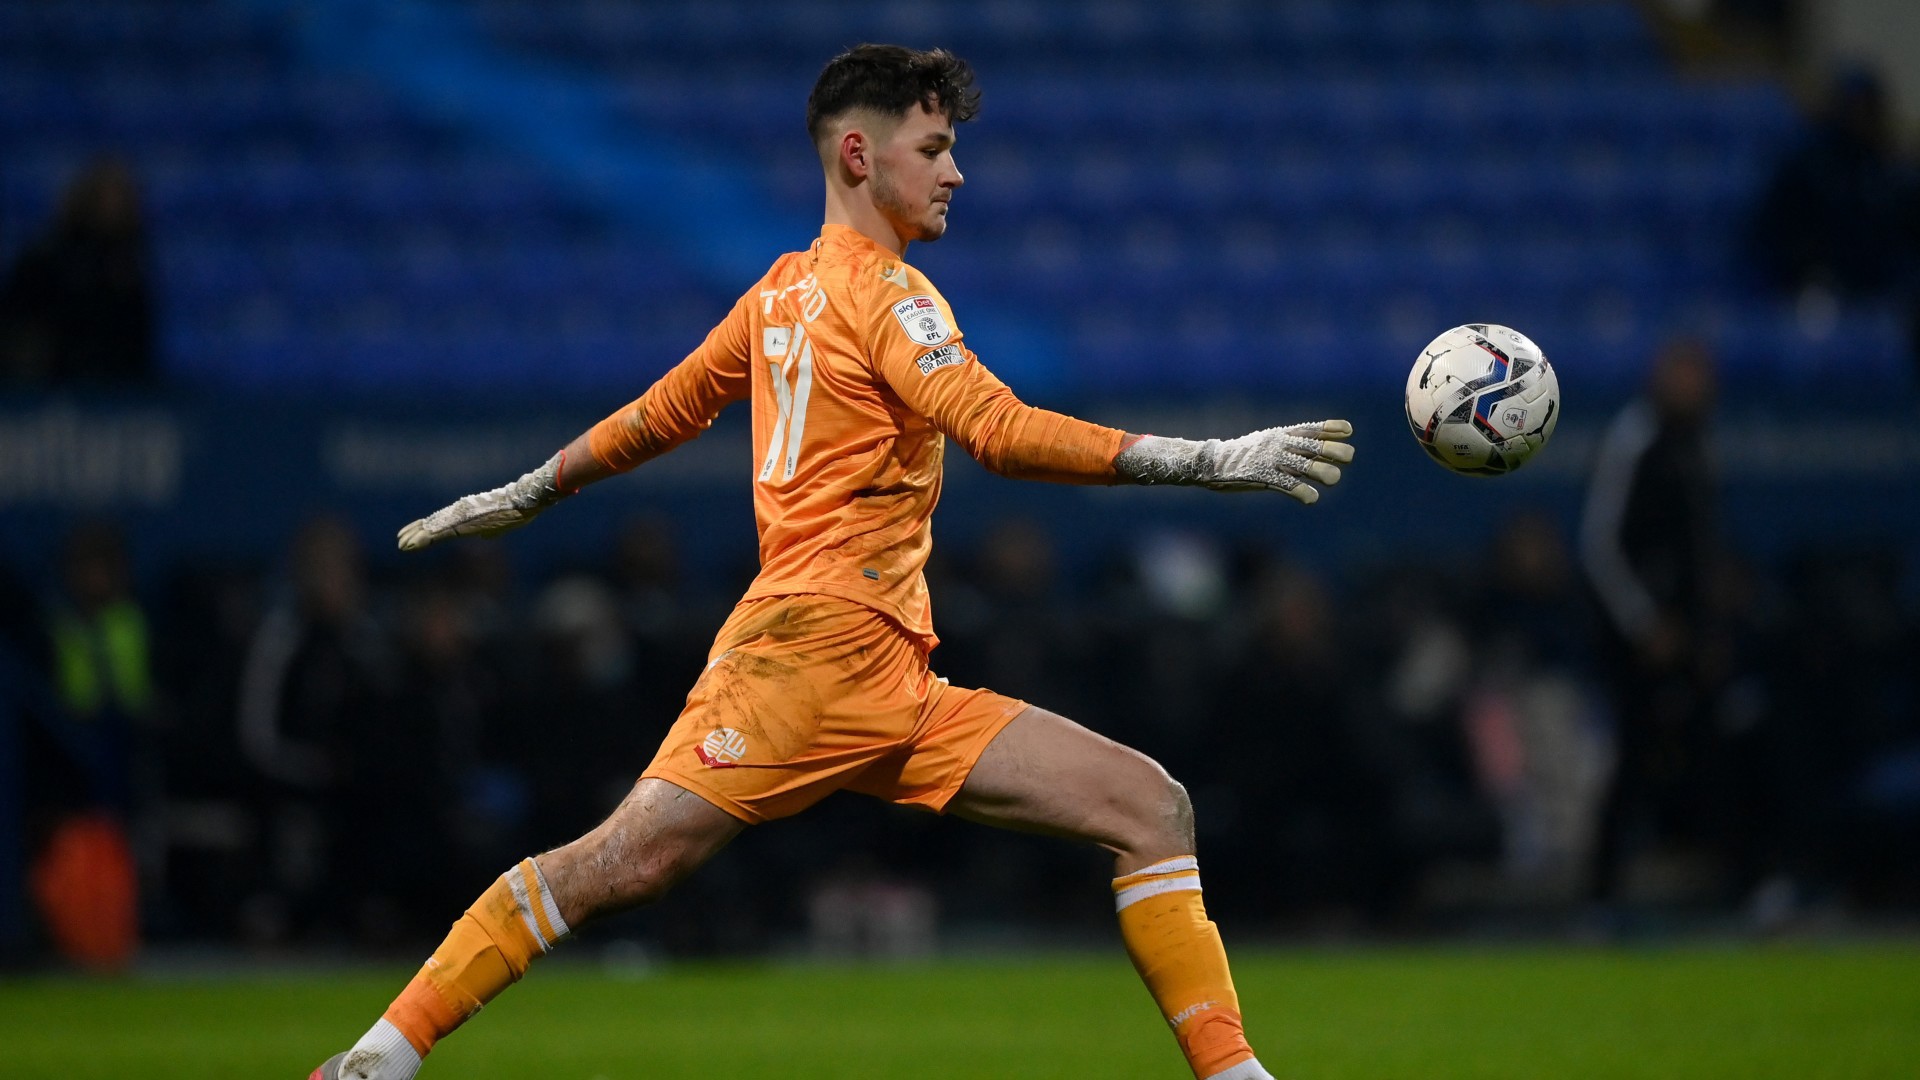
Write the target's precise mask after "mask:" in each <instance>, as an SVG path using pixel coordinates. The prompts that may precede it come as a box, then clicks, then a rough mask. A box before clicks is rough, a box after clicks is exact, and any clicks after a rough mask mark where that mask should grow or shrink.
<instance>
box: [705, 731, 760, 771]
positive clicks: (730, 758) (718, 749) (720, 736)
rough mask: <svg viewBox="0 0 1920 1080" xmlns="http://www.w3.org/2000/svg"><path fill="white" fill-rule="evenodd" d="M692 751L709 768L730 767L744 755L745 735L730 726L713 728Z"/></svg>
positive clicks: (738, 762)
mask: <svg viewBox="0 0 1920 1080" xmlns="http://www.w3.org/2000/svg"><path fill="white" fill-rule="evenodd" d="M693 753H694V756H695V757H698V758H699V759H700V764H702V765H705V766H706V767H708V768H710V769H731V768H733V767H734V766H735V765H738V764H740V759H741V758H742V757H745V756H746V753H747V737H746V736H745V735H742V734H740V733H739V732H738V731H735V730H734V729H732V728H730V727H721V728H714V729H713V730H712V731H709V732H707V737H706V740H705V741H703V742H702V743H701V744H700V745H699V746H696V747H694V748H693Z"/></svg>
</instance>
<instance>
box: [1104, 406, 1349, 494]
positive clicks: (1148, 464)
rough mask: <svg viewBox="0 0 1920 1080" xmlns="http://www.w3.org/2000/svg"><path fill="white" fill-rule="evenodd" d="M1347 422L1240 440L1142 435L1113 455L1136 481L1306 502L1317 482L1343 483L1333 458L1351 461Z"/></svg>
mask: <svg viewBox="0 0 1920 1080" xmlns="http://www.w3.org/2000/svg"><path fill="white" fill-rule="evenodd" d="M1352 434H1353V425H1352V424H1349V423H1348V422H1346V421H1345V420H1322V421H1319V422H1318V423H1312V424H1294V425H1291V426H1289V427H1273V428H1266V429H1264V430H1261V431H1256V432H1254V433H1253V434H1251V435H1242V436H1240V437H1239V438H1237V439H1208V440H1206V441H1205V442H1195V441H1193V440H1190V439H1163V438H1161V437H1160V436H1158V435H1143V436H1141V437H1140V438H1139V439H1138V440H1136V441H1135V442H1134V443H1133V445H1132V446H1129V447H1127V448H1126V449H1125V450H1122V451H1120V453H1119V454H1118V455H1117V456H1115V457H1114V459H1113V467H1114V469H1115V471H1117V472H1118V473H1119V474H1120V475H1121V476H1124V477H1126V478H1127V479H1129V480H1132V481H1133V482H1134V483H1136V484H1188V485H1192V486H1196V487H1204V488H1212V489H1213V490H1215V491H1281V492H1285V493H1286V494H1288V495H1291V496H1293V497H1294V498H1296V499H1298V500H1300V501H1301V502H1302V503H1308V504H1311V503H1313V502H1316V501H1318V500H1319V498H1320V492H1319V489H1317V488H1315V487H1314V486H1313V484H1309V483H1307V481H1308V480H1312V481H1313V482H1314V483H1318V484H1327V485H1332V484H1337V483H1339V482H1340V466H1339V465H1336V464H1334V463H1335V462H1342V463H1344V462H1348V461H1352V460H1353V447H1352V446H1350V445H1348V444H1347V443H1346V442H1345V441H1344V440H1345V439H1347V438H1348V437H1350V436H1351V435H1352Z"/></svg>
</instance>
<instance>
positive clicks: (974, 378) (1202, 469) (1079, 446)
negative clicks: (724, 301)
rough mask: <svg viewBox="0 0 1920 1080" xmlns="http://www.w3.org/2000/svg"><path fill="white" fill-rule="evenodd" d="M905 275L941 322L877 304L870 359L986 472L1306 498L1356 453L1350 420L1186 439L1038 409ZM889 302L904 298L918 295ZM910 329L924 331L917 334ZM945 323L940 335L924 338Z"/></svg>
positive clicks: (917, 280) (942, 308)
mask: <svg viewBox="0 0 1920 1080" xmlns="http://www.w3.org/2000/svg"><path fill="white" fill-rule="evenodd" d="M912 280H913V284H915V285H917V286H921V287H922V288H924V289H926V292H927V298H928V299H930V300H932V301H933V302H934V303H935V304H936V305H937V307H936V309H935V312H936V313H937V321H936V322H934V323H931V324H929V323H923V322H919V321H917V317H916V316H914V315H913V314H912V313H911V312H910V311H908V312H902V311H901V308H900V307H896V306H890V305H888V304H877V305H875V318H874V322H873V325H872V326H871V328H870V332H871V335H872V336H871V338H870V340H871V341H872V342H873V350H874V352H873V355H874V360H875V363H876V364H877V365H878V366H879V368H880V370H881V373H882V374H883V375H884V376H885V378H886V379H887V382H888V384H889V385H890V386H892V387H893V389H894V392H895V393H897V394H899V395H900V397H901V400H903V401H905V402H906V403H907V404H908V405H909V406H911V407H912V408H913V409H915V410H916V411H917V412H919V413H920V414H921V415H922V416H925V417H927V419H928V420H930V421H931V422H932V423H933V425H934V426H935V427H937V428H939V429H940V431H941V432H943V433H944V434H946V435H947V436H948V437H949V438H951V439H953V440H954V441H955V442H957V443H959V444H960V445H961V447H962V448H964V449H965V450H966V451H967V453H969V454H971V455H972V456H973V457H974V458H975V460H977V461H979V462H980V463H981V464H982V465H984V466H986V467H987V468H988V469H990V470H992V471H993V472H996V473H1000V474H1001V475H1003V476H1012V477H1019V478H1023V479H1037V480H1052V481H1056V482H1061V483H1082V484H1126V483H1132V484H1183V485H1191V486H1196V487H1206V488H1212V489H1214V490H1216V491H1251V490H1260V489H1265V490H1272V491H1281V492H1285V493H1286V494H1288V495H1291V496H1293V497H1294V498H1295V499H1298V500H1299V501H1301V502H1303V503H1311V502H1313V501H1315V500H1316V499H1318V498H1319V497H1320V493H1319V491H1318V490H1316V489H1315V488H1314V487H1313V485H1312V484H1310V483H1308V482H1307V481H1309V480H1311V481H1314V482H1317V483H1321V484H1335V483H1338V482H1339V480H1340V469H1339V465H1337V464H1335V463H1336V462H1339V463H1344V462H1348V461H1352V460H1353V447H1352V446H1350V445H1348V444H1347V443H1346V442H1345V440H1346V439H1347V438H1348V437H1349V436H1351V435H1352V434H1353V425H1351V424H1349V423H1347V422H1346V421H1345V420H1323V421H1319V422H1317V423H1310V424H1295V425H1292V426H1287V427H1276V428H1268V429H1265V430H1263V431H1256V432H1254V433H1252V434H1250V435H1243V436H1241V437H1240V438H1237V439H1208V440H1205V441H1192V440H1187V439H1169V438H1162V437H1160V436H1156V435H1132V434H1129V433H1127V432H1124V431H1120V430H1118V429H1115V428H1109V427H1102V426H1100V425H1098V424H1091V423H1088V422H1087V421H1084V420H1079V419H1075V418H1074V417H1071V416H1066V415H1063V414H1061V413H1056V412H1051V411H1048V410H1046V409H1038V408H1034V407H1033V406H1030V405H1027V404H1025V403H1024V402H1022V401H1021V400H1020V399H1019V398H1018V397H1016V396H1015V395H1014V393H1013V391H1012V390H1011V389H1009V388H1008V387H1007V386H1006V384H1005V383H1003V382H1001V381H1000V380H999V379H998V378H996V377H995V376H994V375H993V373H992V372H990V371H988V370H987V369H986V367H985V366H984V365H982V364H981V363H980V361H979V358H978V357H976V356H975V355H974V354H973V352H972V351H971V350H970V349H968V348H967V347H966V343H965V342H964V341H963V340H962V338H961V335H960V333H959V332H958V331H957V330H955V329H953V327H952V322H951V316H950V315H949V314H948V313H947V309H946V307H945V301H943V300H941V299H940V297H939V294H938V293H936V292H933V291H932V290H931V287H930V286H927V285H926V283H925V281H924V279H921V278H919V277H918V275H917V274H914V276H913V279H912ZM882 295H883V297H886V296H887V294H885V293H883V294H882ZM887 299H890V300H892V301H893V302H894V303H895V304H900V305H902V306H904V304H905V303H907V302H911V301H912V300H913V299H915V297H911V296H909V297H905V298H895V297H887ZM916 330H925V331H926V334H927V336H926V337H923V338H921V339H920V340H915V338H914V336H913V335H914V333H915V331H916ZM942 331H944V332H945V333H946V337H944V338H942V339H941V340H939V341H937V342H934V341H930V340H928V338H932V337H939V336H940V334H941V333H942Z"/></svg>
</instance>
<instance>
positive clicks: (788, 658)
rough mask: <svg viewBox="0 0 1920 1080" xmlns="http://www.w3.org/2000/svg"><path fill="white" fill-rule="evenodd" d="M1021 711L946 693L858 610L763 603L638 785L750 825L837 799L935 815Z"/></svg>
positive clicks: (896, 636)
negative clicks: (850, 795)
mask: <svg viewBox="0 0 1920 1080" xmlns="http://www.w3.org/2000/svg"><path fill="white" fill-rule="evenodd" d="M1026 707H1027V706H1026V702H1023V701H1017V700H1015V699H1013V698H1010V697H1004V696H1002V695H1000V694H996V693H994V692H992V691H991V690H963V689H960V688H959V687H954V686H949V685H947V681H946V680H945V679H942V678H939V677H938V676H936V675H934V674H933V672H932V671H930V670H928V668H927V655H926V653H925V652H923V651H921V649H920V647H919V646H918V645H917V644H916V643H915V642H914V641H913V640H912V639H911V638H909V637H907V636H906V635H905V634H904V633H902V632H901V631H900V629H899V628H898V627H897V626H895V625H894V624H893V623H892V622H890V621H889V620H888V619H887V618H886V617H885V616H883V615H881V614H879V613H878V612H875V611H871V610H869V609H867V608H864V607H861V606H860V605H858V604H855V603H853V602H852V601H849V600H841V599H838V598H836V597H830V596H818V595H802V596H769V597H761V598H758V599H753V600H745V601H742V602H741V603H740V605H739V606H738V607H735V608H734V609H733V614H732V615H731V616H729V617H728V619H727V622H726V625H725V626H722V627H721V628H720V634H719V636H718V637H716V638H715V639H714V643H713V649H712V651H711V652H709V653H708V654H707V670H706V671H705V672H704V673H702V674H701V676H700V680H699V681H698V682H696V683H694V685H693V691H692V692H691V693H689V694H688V695H687V705H686V708H684V709H682V710H681V712H680V718H679V719H678V720H676V721H675V722H674V725H673V729H672V730H671V731H669V732H668V733H667V738H666V741H665V742H663V743H662V744H661V746H660V752H659V753H658V754H655V755H654V758H653V764H651V765H648V766H647V771H646V772H645V773H644V774H643V775H644V776H655V777H659V778H660V779H662V780H668V781H671V782H673V783H675V784H678V785H680V786H681V787H683V788H686V789H687V790H688V791H691V792H693V793H695V794H697V795H700V796H702V797H703V798H705V799H707V800H708V801H709V802H712V803H713V804H714V805H716V806H718V807H720V808H721V809H723V810H726V811H727V812H728V813H730V814H732V815H734V816H735V817H737V818H739V819H741V820H742V821H746V822H749V823H753V822H761V821H768V820H771V819H773V818H778V817H785V816H787V815H789V814H794V813H798V812H799V811H801V810H804V809H806V808H807V807H809V806H812V805H813V804H814V803H816V802H818V801H820V800H821V799H823V798H825V797H826V796H827V795H828V794H830V793H832V792H834V791H838V790H840V789H841V788H845V789H847V790H849V791H858V792H862V793H864V794H867V795H873V796H876V797H878V798H882V799H886V800H887V801H889V802H896V803H904V804H907V805H910V806H922V807H925V808H927V809H929V810H933V811H935V812H939V811H942V810H944V809H945V808H946V805H947V802H948V801H949V800H951V799H952V798H953V796H954V794H955V793H956V792H958V791H959V790H960V785H961V784H962V783H964V782H965V781H966V778H967V773H968V772H969V771H971V770H972V768H973V766H974V763H975V762H977V761H979V760H980V755H981V753H982V752H984V751H985V750H986V748H987V744H988V743H989V742H992V741H993V737H994V736H995V735H998V734H999V733H1000V729H1001V728H1004V727H1006V726H1007V722H1008V721H1010V720H1012V719H1013V718H1014V717H1015V716H1018V715H1019V714H1020V712H1021V710H1023V709H1025V708H1026Z"/></svg>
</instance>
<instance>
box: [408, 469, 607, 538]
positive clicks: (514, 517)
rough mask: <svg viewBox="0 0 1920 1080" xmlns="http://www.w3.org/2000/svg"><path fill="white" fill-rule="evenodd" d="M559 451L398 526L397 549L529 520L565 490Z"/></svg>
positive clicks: (507, 527)
mask: <svg viewBox="0 0 1920 1080" xmlns="http://www.w3.org/2000/svg"><path fill="white" fill-rule="evenodd" d="M560 459H561V455H559V454H555V455H553V456H552V457H550V458H548V459H547V463H546V464H545V465H542V466H540V467H539V468H537V469H535V470H533V471H532V472H530V473H527V474H526V475H524V476H522V477H521V478H520V479H518V480H515V481H514V482H513V483H511V484H502V485H500V486H499V487H497V488H494V489H493V490H492V491H483V492H481V493H479V494H478V495H465V496H462V497H461V498H459V499H456V500H454V502H453V504H452V505H450V506H447V507H445V508H444V509H440V510H436V511H434V512H433V513H431V514H428V515H427V516H426V517H423V518H421V519H420V520H419V521H416V522H413V523H412V524H410V525H408V526H406V527H405V528H403V529H401V530H400V550H401V551H419V550H420V549H421V548H424V547H428V546H431V545H433V544H437V543H439V542H440V541H442V540H447V539H450V538H452V537H455V536H498V535H500V534H501V533H503V532H506V531H508V530H510V529H517V528H519V527H520V526H522V525H525V524H526V523H527V522H529V521H532V520H533V519H534V517H535V516H537V515H538V514H539V513H540V511H542V510H545V509H546V508H547V507H549V506H552V505H553V504H554V503H557V502H559V501H560V500H561V499H562V498H564V497H565V496H566V495H568V494H570V493H569V492H564V491H561V490H560V482H559V477H560V464H561V460H560Z"/></svg>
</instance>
